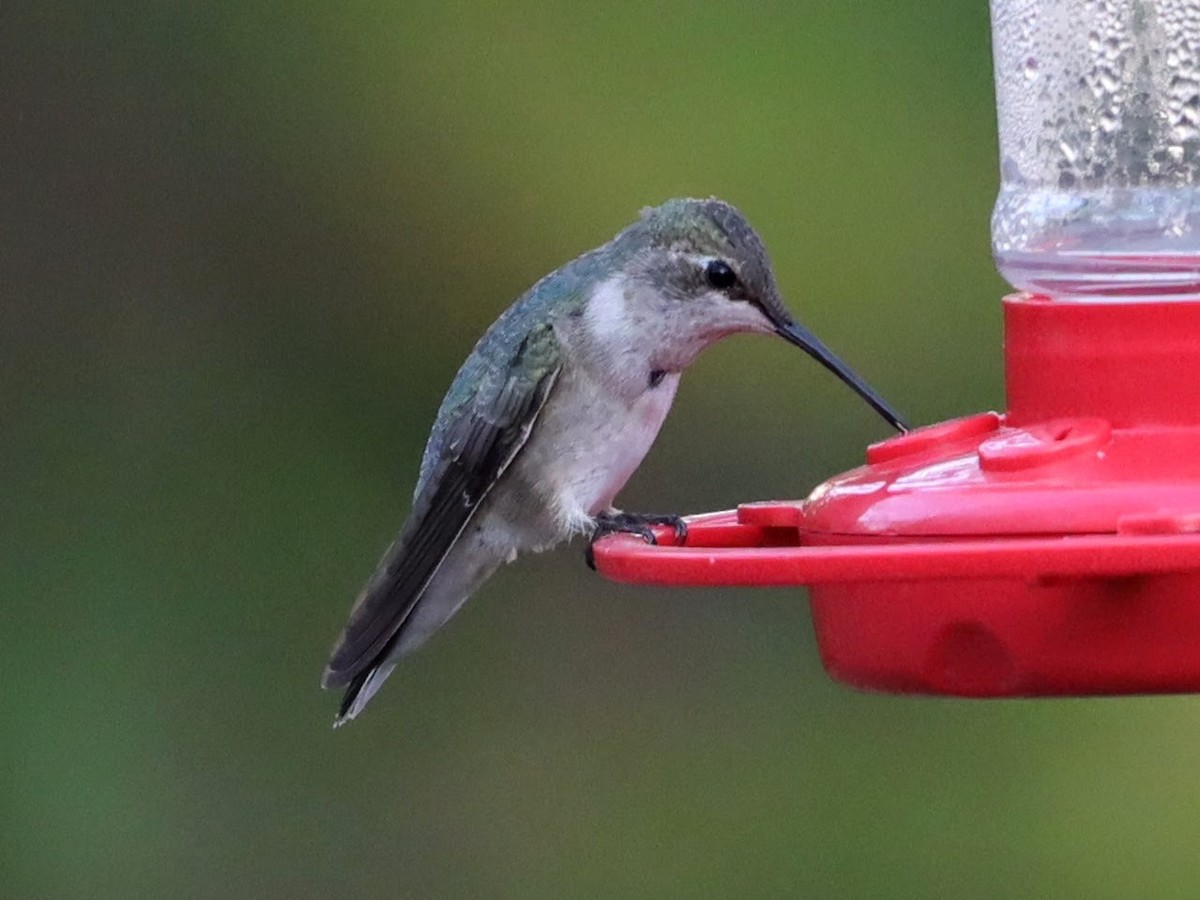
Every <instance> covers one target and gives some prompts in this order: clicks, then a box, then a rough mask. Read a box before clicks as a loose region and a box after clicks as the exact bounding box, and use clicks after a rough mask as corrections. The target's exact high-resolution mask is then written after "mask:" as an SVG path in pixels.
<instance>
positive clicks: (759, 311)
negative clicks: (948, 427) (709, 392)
mask: <svg viewBox="0 0 1200 900" xmlns="http://www.w3.org/2000/svg"><path fill="white" fill-rule="evenodd" d="M622 242H627V243H628V245H629V246H630V247H631V248H632V249H631V251H630V252H629V254H628V259H629V263H628V265H627V266H625V267H623V274H624V276H625V277H626V278H627V279H628V280H629V281H630V282H632V286H633V287H634V288H635V291H634V293H635V295H636V294H638V293H641V294H642V296H645V297H653V298H654V300H653V301H650V302H656V303H660V304H662V305H663V306H664V307H665V310H666V312H667V317H668V320H669V321H671V322H672V323H673V325H674V328H673V329H668V331H672V332H674V333H673V334H668V335H667V336H666V339H667V340H668V341H670V340H672V339H675V340H677V341H679V342H680V343H682V344H685V345H690V347H689V352H690V354H691V355H692V356H694V354H695V352H699V350H700V349H702V348H703V347H704V346H707V345H709V344H711V343H713V342H714V341H717V340H719V339H720V338H722V337H725V336H727V335H730V334H736V333H740V332H757V333H760V334H777V335H779V336H780V337H782V338H783V339H784V340H786V341H788V342H789V343H791V344H793V345H795V346H797V347H799V348H800V349H802V350H804V352H806V353H808V354H809V355H810V356H812V357H813V358H814V359H816V360H817V361H818V362H820V363H821V365H823V366H825V367H826V368H827V369H829V370H830V371H832V372H833V373H834V374H835V375H837V377H838V378H840V379H841V380H842V381H843V382H845V383H846V384H847V385H849V386H850V387H851V388H852V389H853V390H854V391H855V392H856V393H857V394H858V395H859V396H860V397H862V398H863V399H864V400H865V401H866V402H867V403H868V404H870V406H871V407H872V408H873V409H874V410H875V411H876V412H878V413H879V414H880V415H881V416H882V417H883V418H884V419H885V420H886V421H887V422H888V423H889V424H891V425H892V426H893V427H895V428H897V429H899V430H901V431H904V430H906V426H905V425H904V423H903V421H902V420H901V419H900V417H899V415H897V413H896V412H895V411H894V410H893V409H892V408H891V407H890V406H888V404H887V403H886V402H885V401H884V400H883V398H882V397H880V396H879V395H878V394H877V393H875V391H874V390H872V389H871V388H870V386H869V385H867V383H866V382H865V381H863V380H862V378H860V377H859V376H858V374H857V373H855V372H854V371H853V370H852V369H851V368H850V367H849V366H847V365H846V364H845V363H843V362H842V361H841V360H840V359H838V357H837V356H835V355H834V353H833V352H832V351H831V350H829V348H828V347H826V346H825V345H824V344H823V343H821V341H819V340H818V339H817V337H816V336H815V335H814V334H813V333H812V332H810V331H809V330H808V329H807V328H805V327H803V326H802V325H800V324H799V323H798V322H797V321H796V320H795V319H794V318H793V317H792V315H791V313H790V312H788V309H787V307H786V306H784V304H783V299H782V298H781V297H780V294H779V287H778V285H777V284H776V282H775V272H774V270H773V268H772V266H771V259H770V257H769V256H768V255H767V249H766V247H765V246H763V242H762V239H761V238H760V237H759V236H758V232H756V231H755V230H754V229H753V228H752V227H751V226H750V223H749V222H747V221H746V218H745V216H743V215H742V214H741V213H740V212H739V211H738V210H737V209H736V208H734V207H733V206H730V205H729V204H728V203H725V202H723V201H721V200H717V199H716V198H709V199H707V200H693V199H678V200H668V201H667V202H665V203H663V204H662V205H661V206H656V207H650V208H647V209H644V210H643V211H642V215H641V219H640V220H639V221H638V222H636V223H634V224H633V225H632V226H630V227H629V228H628V229H626V230H625V231H624V232H622V234H621V235H620V236H618V238H617V243H618V244H620V243H622ZM638 287H641V288H643V289H644V290H643V291H641V292H639V291H637V288H638ZM688 361H689V362H690V359H689V360H688Z"/></svg>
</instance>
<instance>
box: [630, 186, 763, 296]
mask: <svg viewBox="0 0 1200 900" xmlns="http://www.w3.org/2000/svg"><path fill="white" fill-rule="evenodd" d="M626 233H627V234H635V233H636V234H637V235H638V237H639V238H640V240H641V241H643V242H646V243H648V244H649V245H650V246H653V247H660V248H662V249H664V250H669V251H673V252H677V253H688V254H695V255H701V256H712V257H715V258H719V259H722V260H724V261H726V262H727V263H729V264H730V265H731V266H733V268H734V269H735V270H736V271H737V274H738V277H739V278H740V279H741V282H742V284H743V285H744V286H745V288H746V290H747V291H748V293H749V294H750V295H751V296H752V297H753V298H754V299H756V300H758V301H759V302H762V303H764V304H766V305H775V304H778V303H779V300H778V289H777V288H776V285H775V275H774V271H773V269H772V267H771V259H770V257H769V256H768V255H767V249H766V247H765V246H763V242H762V239H761V238H760V237H759V236H758V232H756V231H755V230H754V228H752V227H751V225H750V223H749V222H747V221H746V217H745V216H743V215H742V213H741V212H740V211H739V210H738V209H737V208H736V207H734V206H731V205H730V204H728V203H726V202H725V201H723V200H718V199H717V198H716V197H709V198H708V199H706V200H699V199H694V198H679V199H674V200H668V201H666V202H665V203H663V204H661V205H659V206H651V207H646V208H645V209H643V210H642V215H641V218H640V219H639V221H638V222H636V223H634V224H633V225H632V226H630V227H629V229H627V232H626ZM780 312H782V307H780ZM785 315H786V313H785Z"/></svg>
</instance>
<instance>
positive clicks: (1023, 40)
mask: <svg viewBox="0 0 1200 900" xmlns="http://www.w3.org/2000/svg"><path fill="white" fill-rule="evenodd" d="M991 11H992V41H993V55H994V59H995V68H996V103H997V109H998V112H999V123H1000V160H1001V188H1000V195H999V197H998V198H997V200H996V207H995V211H994V212H993V215H992V247H993V251H994V253H995V256H996V264H997V266H998V268H999V269H1000V273H1001V274H1002V275H1003V276H1004V277H1005V278H1006V279H1007V280H1008V281H1009V283H1011V284H1012V285H1013V286H1014V287H1016V288H1019V289H1021V290H1028V291H1033V292H1036V293H1043V294H1049V295H1051V296H1055V297H1061V298H1064V299H1095V298H1108V299H1114V300H1133V299H1149V298H1154V299H1162V298H1164V297H1174V298H1181V299H1182V298H1187V299H1200V0H991Z"/></svg>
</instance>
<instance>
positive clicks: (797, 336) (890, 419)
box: [775, 322, 908, 432]
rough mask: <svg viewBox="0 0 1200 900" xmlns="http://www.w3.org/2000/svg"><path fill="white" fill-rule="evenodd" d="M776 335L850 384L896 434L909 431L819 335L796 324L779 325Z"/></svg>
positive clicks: (896, 415) (883, 401)
mask: <svg viewBox="0 0 1200 900" xmlns="http://www.w3.org/2000/svg"><path fill="white" fill-rule="evenodd" d="M775 332H776V334H778V335H779V336H780V337H781V338H783V339H784V340H785V341H787V342H788V343H789V344H795V345H796V346H797V347H799V348H800V349H801V350H803V351H804V352H805V353H807V354H808V355H809V356H811V357H812V358H813V359H815V360H816V361H817V362H819V363H820V364H821V365H823V366H824V367H825V368H827V369H828V370H829V371H830V372H832V373H833V374H834V375H836V376H837V377H838V378H840V379H841V380H842V381H844V382H846V384H848V385H850V387H852V388H853V389H854V392H855V393H856V394H858V396H860V397H862V398H863V399H864V400H866V401H867V403H869V404H871V408H872V409H874V410H875V412H877V413H879V415H881V416H883V418H884V419H885V420H886V421H887V423H888V424H889V425H891V426H892V427H893V428H895V429H896V430H897V431H901V432H903V431H908V426H907V425H905V424H904V420H903V419H901V418H900V415H899V413H897V412H896V411H895V410H894V409H892V408H891V407H890V406H888V404H887V402H886V401H885V400H884V399H883V398H882V397H880V396H879V395H878V394H877V393H875V391H873V390H872V389H871V387H870V385H868V384H867V383H866V382H865V381H863V380H862V379H861V378H859V377H858V375H857V374H856V373H855V372H854V370H853V369H851V368H850V367H849V366H848V365H846V364H845V363H844V362H842V361H841V360H840V359H838V358H837V357H836V356H834V355H833V351H832V350H830V349H829V348H828V347H826V346H825V345H824V344H822V343H821V342H820V341H819V340H817V338H816V335H814V334H813V333H812V332H811V331H809V330H808V329H807V328H805V327H803V326H802V325H797V324H796V323H795V322H776V323H775Z"/></svg>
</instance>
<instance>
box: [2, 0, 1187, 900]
mask: <svg viewBox="0 0 1200 900" xmlns="http://www.w3.org/2000/svg"><path fill="white" fill-rule="evenodd" d="M987 26H988V20H987V7H986V4H985V3H984V2H983V0H905V2H899V3H896V2H885V0H875V2H859V3H846V4H838V3H829V2H816V0H809V2H794V0H789V2H775V3H761V4H754V5H751V4H743V5H739V6H736V7H735V6H723V5H720V4H710V3H705V2H701V0H692V2H684V0H679V2H673V3H661V4H652V3H608V4H586V5H585V4H579V3H574V2H558V3H542V4H520V3H517V2H514V0H505V2H493V3H477V4H470V5H465V4H464V5H458V4H448V3H434V2H401V0H393V2H389V3H368V2H348V3H343V4H320V3H294V4H278V3H276V4H273V3H267V2H264V0H249V2H241V3H235V2H228V0H227V2H210V3H193V4H178V3H162V4H152V3H144V4H137V3H130V2H124V3H114V4H103V5H102V4H85V3H81V2H77V3H74V4H71V3H62V4H55V3H41V4H35V3H20V2H17V3H5V4H3V5H2V6H0V116H2V121H3V137H2V138H0V289H2V291H3V304H2V307H0V309H2V312H0V316H2V319H0V366H3V378H2V379H0V392H2V393H0V404H2V405H0V409H2V413H0V415H2V419H0V421H2V423H3V431H4V440H3V442H2V443H0V462H2V463H3V472H4V478H3V480H2V482H0V498H2V499H3V511H4V514H3V517H2V519H0V529H2V533H0V557H2V558H3V560H4V565H3V566H2V567H0V590H2V596H3V604H2V606H0V648H2V654H0V659H2V661H3V662H2V666H3V669H2V671H3V673H4V675H5V677H4V678H3V680H2V687H0V701H2V704H3V706H2V708H3V711H4V714H5V720H6V724H5V726H4V728H3V732H2V733H3V739H2V745H3V751H2V754H0V762H2V763H3V767H2V769H0V771H3V773H4V776H5V777H4V779H3V781H0V785H2V787H0V790H2V794H0V810H2V811H3V818H2V819H0V821H2V822H3V828H2V830H0V895H2V896H3V897H5V898H25V897H38V898H40V897H46V898H92V897H96V898H110V897H111V898H133V897H182V898H186V897H200V898H210V897H212V898H216V897H239V898H240V897H275V896H286V897H295V898H304V897H330V896H338V897H367V898H373V897H515V898H524V897H531V898H538V897H553V898H560V897H781V896H812V897H828V898H840V897H914V898H931V897H955V898H963V897H980V898H1000V897H1028V896H1032V895H1040V896H1062V897H1068V896H1069V897H1112V898H1128V897H1134V896H1136V897H1195V896H1197V894H1198V893H1200V866H1198V865H1197V863H1196V847H1197V846H1198V845H1200V777H1198V776H1197V765H1196V761H1195V759H1196V751H1195V747H1196V745H1197V741H1198V739H1200V721H1198V719H1197V710H1198V707H1197V701H1196V700H1194V699H1191V698H1175V699H1159V700H1153V699H1132V700H1100V701H1076V702H1066V701H1058V702H986V703H981V702H961V701H949V700H933V699H926V700H922V699H911V698H907V699H906V698H893V697H884V696H870V695H864V694H859V693H855V692H852V691H850V690H848V689H845V688H842V687H838V686H835V685H833V684H832V683H830V682H829V681H828V680H827V678H826V677H825V676H824V674H823V672H822V670H821V668H820V665H819V662H818V660H817V657H816V652H815V646H814V641H813V635H812V629H811V625H810V623H809V618H808V609H807V603H806V601H805V598H804V595H803V593H802V592H800V591H777V590H776V591H766V590H762V591H752V590H746V591H682V590H680V591H661V590H651V589H638V588H633V587H625V586H620V585H616V584H612V583H609V582H606V581H604V580H602V579H600V578H598V577H597V576H595V575H593V574H592V573H590V572H589V571H587V570H586V569H585V568H584V566H583V564H582V554H581V547H580V546H578V545H576V546H575V547H572V548H570V549H565V550H562V551H560V552H558V553H555V554H550V555H546V556H542V557H538V558H534V559H530V560H526V561H524V562H522V563H521V564H520V565H517V566H512V567H509V568H508V569H507V570H505V571H503V572H502V573H501V574H500V575H499V576H498V577H497V578H495V579H494V581H492V582H491V583H490V584H489V585H488V586H487V587H486V588H485V590H484V591H483V592H482V593H481V595H480V596H478V597H477V599H476V600H475V602H473V603H472V604H470V605H469V606H468V607H467V608H466V609H465V611H464V612H463V613H462V614H461V615H460V616H459V617H458V618H457V619H455V621H454V622H453V624H452V627H450V628H448V629H446V630H445V631H444V632H442V633H441V634H439V635H438V637H437V638H436V639H435V640H434V641H433V642H432V643H431V644H430V646H429V647H427V648H426V649H425V650H424V651H422V652H421V653H419V654H417V655H416V656H415V657H413V658H412V659H411V660H409V661H408V662H407V663H406V664H405V665H404V666H403V667H402V668H401V669H400V670H398V671H397V673H396V674H395V676H393V678H392V679H391V681H390V682H389V683H388V685H387V688H386V690H384V691H383V692H382V693H381V694H380V696H379V697H378V698H377V699H376V700H375V702H374V703H373V704H372V706H371V708H370V709H369V711H368V712H367V714H366V715H365V716H364V717H363V718H362V719H361V720H359V721H358V722H357V723H355V724H354V725H353V726H352V727H349V728H345V729H341V730H339V731H337V732H334V731H332V730H331V729H330V727H329V726H330V723H331V720H332V716H333V712H334V709H335V706H336V702H337V699H336V697H335V696H333V695H331V694H324V693H322V692H321V691H320V690H319V688H318V678H319V675H320V672H321V668H322V666H323V664H324V662H325V657H326V653H327V651H328V649H329V646H330V644H331V642H332V640H333V638H334V637H335V635H336V633H337V631H338V629H339V628H340V627H341V626H342V624H343V619H344V616H345V613H346V611H347V609H348V607H349V604H350V602H351V600H352V598H353V596H354V594H355V593H356V591H357V590H358V588H359V586H360V584H361V583H362V582H363V581H364V579H365V578H366V576H367V575H368V574H369V572H370V570H371V568H372V567H373V565H374V563H375V561H376V559H377V557H378V554H379V553H380V552H381V551H382V549H383V548H384V547H385V546H386V545H387V543H388V541H389V540H390V538H391V536H392V534H393V533H394V531H395V530H396V529H397V528H398V526H399V524H400V523H401V521H402V520H403V517H404V515H405V512H406V510H407V504H408V497H409V496H410V492H411V489H412V484H413V481H414V479H415V476H416V467H417V462H418V459H419V455H420V451H421V447H422V445H423V441H424V437H425V434H426V432H427V429H428V427H429V424H430V423H431V421H432V417H433V414H434V411H435V410H436V408H437V405H438V402H439V401H440V399H441V394H442V391H443V390H444V389H445V387H446V385H447V384H448V383H449V381H450V378H451V377H452V375H453V373H454V371H455V369H456V367H457V365H458V363H459V362H460V361H461V359H462V358H463V357H464V356H465V354H466V353H467V352H468V350H469V349H470V347H471V345H472V343H473V342H474V340H475V338H476V337H477V336H478V335H479V333H480V332H482V330H483V329H484V328H485V327H486V326H487V324H488V323H489V322H490V321H491V320H492V319H493V318H494V317H495V316H496V315H497V314H498V313H499V311H500V310H501V309H502V308H503V307H504V306H506V305H507V304H508V303H509V302H510V301H511V300H512V299H513V298H514V297H516V296H517V295H518V294H519V293H520V292H521V291H522V290H524V289H525V288H526V287H527V286H528V285H529V284H531V283H532V282H533V281H534V280H535V279H537V278H538V277H539V276H541V275H542V274H543V273H544V272H546V271H548V270H550V269H552V268H554V267H555V266H557V265H559V264H560V263H562V262H563V261H565V260H567V259H569V258H570V257H572V256H574V255H575V254H576V253H578V252H580V251H582V250H584V249H586V248H588V247H591V246H593V245H595V244H597V243H599V242H601V241H603V240H605V239H607V238H608V237H609V236H610V235H611V234H612V233H614V232H615V231H616V230H618V229H619V228H621V227H622V226H624V225H625V224H626V223H627V222H629V221H630V220H631V219H632V218H633V217H634V216H635V215H636V213H637V210H638V209H639V208H640V207H641V206H642V205H644V204H648V203H656V202H658V201H661V200H662V199H665V198H667V197H669V196H674V195H680V194H693V195H696V194H698V195H707V194H717V195H720V196H722V197H724V198H726V199H729V200H731V201H733V202H735V203H737V204H738V205H740V206H741V207H742V208H743V210H744V211H746V213H747V214H748V215H749V216H750V218H751V220H752V221H753V222H754V223H755V224H756V225H757V226H758V227H759V229H760V230H761V231H762V233H763V235H764V237H765V239H766V241H767V244H768V246H769V247H770V248H771V250H772V252H773V255H774V257H775V261H776V265H777V269H778V274H779V280H780V283H781V285H782V286H783V288H784V290H785V292H786V295H787V297H788V298H789V300H790V303H791V306H792V308H793V309H794V310H795V311H797V312H798V313H799V314H800V316H801V318H802V319H803V320H804V321H805V322H806V323H807V324H808V325H810V326H811V327H812V328H813V329H814V330H815V331H816V332H817V333H818V334H820V335H821V336H822V337H823V338H824V339H825V340H826V341H827V342H828V343H829V344H830V345H832V346H833V347H835V348H836V349H837V350H838V351H839V352H840V353H841V354H842V355H843V356H844V357H845V358H846V359H847V360H849V361H850V362H851V363H852V364H853V365H855V366H856V367H857V368H858V369H859V370H860V371H861V372H862V373H863V374H864V375H865V376H866V377H867V378H868V379H869V380H870V381H871V382H872V383H873V384H875V385H876V386H878V387H879V388H880V389H881V391H882V392H883V393H884V394H885V395H886V396H887V397H889V398H890V399H891V400H892V401H893V402H894V403H896V404H897V405H898V406H899V407H900V408H901V409H903V410H905V411H906V412H907V413H908V414H909V415H910V416H911V418H912V419H913V420H914V421H916V422H932V421H936V420H938V419H941V418H946V417H949V416H953V415H956V414H961V413H966V412H970V411H975V410H979V409H985V408H995V407H998V406H1001V405H1002V403H1003V398H1002V393H1003V391H1002V373H1001V359H1000V352H1001V343H1000V308H999V298H1000V296H1001V294H1002V293H1003V290H1004V287H1003V284H1002V282H1001V281H1000V279H999V278H998V277H997V276H996V275H995V273H994V271H993V268H992V264H991V259H990V255H989V250H988V215H989V212H990V208H991V204H992V201H993V198H994V196H995V190H996V185H997V175H996V170H997V165H996V149H995V144H996V141H995V125H994V111H993V105H992V85H991V68H990V66H991V63H990V56H989V42H988V27H987ZM885 434H886V429H885V428H884V427H883V426H882V425H881V424H880V422H879V421H878V420H877V419H876V418H875V417H874V416H873V415H872V414H871V412H870V410H868V409H867V408H866V407H865V406H864V405H863V404H861V403H859V402H857V401H856V400H855V399H854V398H853V396H852V395H851V394H850V393H849V392H848V391H847V390H846V389H845V388H844V387H842V386H840V385H839V384H837V383H836V381H835V380H834V379H832V378H830V377H829V376H828V374H827V373H825V372H823V371H822V370H820V369H819V368H818V367H817V366H815V365H814V364H812V362H811V361H809V360H807V359H806V358H804V357H802V356H801V355H799V354H797V353H795V352H794V351H793V350H791V349H790V348H788V347H786V346H785V345H784V344H783V343H782V342H777V343H776V342H770V341H766V340H762V339H755V338H737V339H733V340H730V341H728V342H726V343H725V344H723V345H722V346H720V347H717V348H715V349H714V350H713V351H711V352H710V353H709V354H707V355H706V356H705V357H704V358H703V359H701V360H700V362H699V363H698V364H697V365H696V366H695V368H694V369H693V370H692V371H691V372H690V373H689V375H688V377H687V378H686V379H685V380H684V385H683V388H682V390H681V393H680V397H679V400H678V402H677V404H676V409H675V412H674V414H673V416H672V417H671V418H670V419H669V420H668V422H667V425H666V427H665V429H664V431H663V434H662V436H661V439H660V440H659V442H658V445H657V447H656V448H655V450H654V452H653V453H652V454H651V456H650V458H649V459H648V460H647V462H646V464H645V465H644V466H643V468H642V470H641V471H640V472H639V473H638V475H637V476H636V477H635V479H634V481H633V482H632V483H631V484H630V486H629V488H628V489H627V490H626V492H625V493H624V495H623V500H624V502H625V504H626V505H627V506H629V507H630V508H640V509H671V510H680V511H702V510H708V509H720V508H726V507H730V506H733V505H735V504H736V503H737V502H739V501H742V500H751V499H763V498H770V497H796V496H802V495H804V494H806V493H807V492H808V491H809V490H810V489H811V488H812V487H813V485H815V484H816V483H817V482H819V481H821V480H822V479H823V478H825V477H827V476H829V475H831V474H834V473H836V472H839V471H842V470H844V469H846V468H849V467H852V466H854V465H856V464H857V463H858V462H859V460H860V459H861V456H862V448H863V446H864V445H865V444H866V443H868V442H870V441H872V440H877V439H879V438H881V437H883V436H885Z"/></svg>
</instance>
